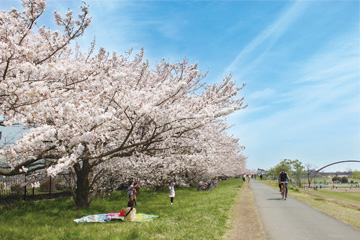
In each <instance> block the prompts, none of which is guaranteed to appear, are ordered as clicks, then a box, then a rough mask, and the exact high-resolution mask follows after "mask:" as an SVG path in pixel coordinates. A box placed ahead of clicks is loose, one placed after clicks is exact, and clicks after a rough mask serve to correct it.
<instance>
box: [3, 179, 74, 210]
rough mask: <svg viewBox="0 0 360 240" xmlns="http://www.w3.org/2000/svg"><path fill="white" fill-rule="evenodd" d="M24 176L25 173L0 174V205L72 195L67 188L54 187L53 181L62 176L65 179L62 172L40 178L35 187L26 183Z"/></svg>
mask: <svg viewBox="0 0 360 240" xmlns="http://www.w3.org/2000/svg"><path fill="white" fill-rule="evenodd" d="M26 177H27V176H26V175H18V176H10V177H8V176H2V175H0V204H1V205H4V204H9V203H13V202H16V201H20V200H25V201H26V200H41V199H52V198H58V197H71V196H72V193H71V191H69V188H66V187H64V188H63V187H61V189H57V188H56V186H57V184H55V183H56V182H57V180H62V179H64V178H65V180H67V179H66V175H65V176H64V174H62V175H59V176H57V177H56V178H51V177H47V178H44V179H42V181H41V183H42V185H40V187H37V188H35V187H33V186H31V184H29V183H27V180H26ZM65 180H64V181H65ZM58 188H59V187H58Z"/></svg>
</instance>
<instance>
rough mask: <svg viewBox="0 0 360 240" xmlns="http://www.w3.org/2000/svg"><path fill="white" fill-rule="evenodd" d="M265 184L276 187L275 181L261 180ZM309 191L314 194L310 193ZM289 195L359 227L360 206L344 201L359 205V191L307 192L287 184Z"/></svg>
mask: <svg viewBox="0 0 360 240" xmlns="http://www.w3.org/2000/svg"><path fill="white" fill-rule="evenodd" d="M263 182H264V183H266V184H267V185H269V186H271V187H274V188H276V189H279V188H278V183H277V181H270V180H267V181H263ZM311 193H313V194H315V195H310V194H311ZM289 195H290V196H291V197H294V198H297V199H299V200H300V201H303V202H304V203H306V204H308V205H310V206H312V207H313V208H316V209H318V210H320V211H322V212H325V213H327V214H329V215H331V216H333V217H335V218H337V219H340V220H342V221H344V222H346V223H348V224H351V225H353V226H355V227H357V228H360V208H357V207H353V206H347V205H346V203H353V204H355V205H358V206H359V205H360V192H343V191H342V192H337V191H333V190H321V191H314V190H311V191H310V193H308V192H307V191H305V190H298V189H294V188H292V187H291V185H290V186H289ZM338 200H340V201H341V202H339V201H338Z"/></svg>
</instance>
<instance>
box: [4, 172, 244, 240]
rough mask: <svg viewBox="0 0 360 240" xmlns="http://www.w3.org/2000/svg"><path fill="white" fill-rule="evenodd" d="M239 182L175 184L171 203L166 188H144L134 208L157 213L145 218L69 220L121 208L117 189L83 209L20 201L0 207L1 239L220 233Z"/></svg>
mask: <svg viewBox="0 0 360 240" xmlns="http://www.w3.org/2000/svg"><path fill="white" fill-rule="evenodd" d="M241 186H242V181H241V180H240V179H229V180H228V181H227V182H220V183H218V187H217V188H216V189H214V190H213V191H211V192H206V191H205V192H204V191H201V192H198V191H196V188H195V187H191V188H177V189H175V191H176V197H175V199H174V205H170V199H169V197H168V190H166V191H161V192H153V191H151V190H142V192H141V195H139V196H138V206H137V207H136V211H137V212H138V213H146V214H151V215H158V216H160V217H159V218H157V219H155V220H153V221H151V222H145V223H135V222H127V223H125V222H121V221H117V220H113V221H111V222H107V223H75V222H74V221H73V220H74V219H76V218H80V217H83V216H86V215H91V214H99V213H110V212H118V211H120V210H123V209H125V207H126V204H127V198H126V194H125V193H121V192H116V193H114V194H112V195H111V196H108V197H106V198H104V199H97V200H94V201H93V202H92V203H91V207H90V208H87V209H82V210H76V209H75V204H74V202H73V201H72V200H65V199H60V200H54V201H39V202H21V203H19V204H18V205H17V206H16V207H13V208H11V209H4V210H1V212H0V239H25V238H26V239H47V240H48V239H221V238H222V236H223V235H224V233H225V231H227V227H226V221H227V219H228V213H229V210H230V208H231V207H232V206H233V205H234V204H235V198H236V195H237V194H238V193H239V191H240V188H241Z"/></svg>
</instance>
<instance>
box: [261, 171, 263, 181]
mask: <svg viewBox="0 0 360 240" xmlns="http://www.w3.org/2000/svg"><path fill="white" fill-rule="evenodd" d="M262 178H263V176H262V173H261V174H260V180H261V181H262Z"/></svg>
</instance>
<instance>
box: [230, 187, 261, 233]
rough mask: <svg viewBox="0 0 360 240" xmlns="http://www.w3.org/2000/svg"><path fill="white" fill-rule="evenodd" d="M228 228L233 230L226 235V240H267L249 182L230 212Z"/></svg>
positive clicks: (242, 189)
mask: <svg viewBox="0 0 360 240" xmlns="http://www.w3.org/2000/svg"><path fill="white" fill-rule="evenodd" d="M227 226H229V227H230V228H231V229H230V230H229V231H228V232H227V233H226V234H225V235H224V239H226V240H238V239H250V240H251V239H254V240H263V239H266V237H265V233H264V229H263V227H262V224H261V221H260V218H259V214H258V212H257V208H256V205H255V201H254V197H253V194H252V191H251V189H250V186H249V183H248V182H246V183H244V185H243V187H242V188H241V191H240V193H239V195H238V197H237V202H236V204H235V205H234V207H233V208H232V209H231V210H230V220H229V221H228V223H227Z"/></svg>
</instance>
